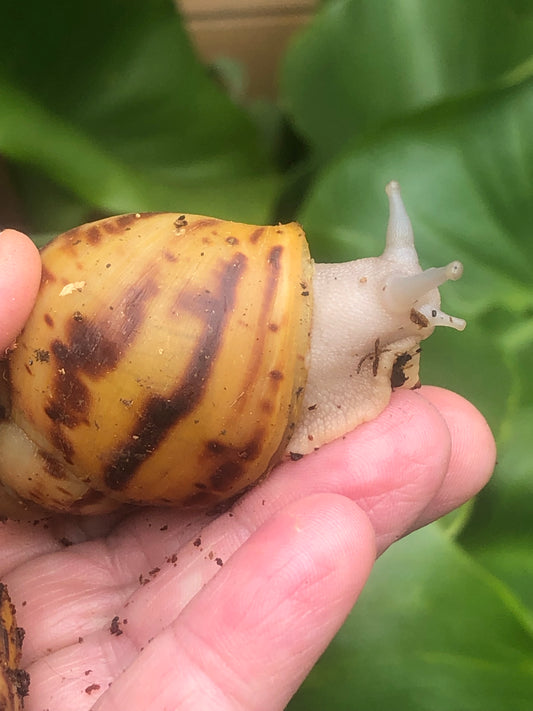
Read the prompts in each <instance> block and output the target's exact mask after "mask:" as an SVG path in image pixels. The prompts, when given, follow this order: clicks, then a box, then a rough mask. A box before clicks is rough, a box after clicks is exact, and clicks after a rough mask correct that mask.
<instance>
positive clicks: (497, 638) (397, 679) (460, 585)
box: [289, 526, 533, 711]
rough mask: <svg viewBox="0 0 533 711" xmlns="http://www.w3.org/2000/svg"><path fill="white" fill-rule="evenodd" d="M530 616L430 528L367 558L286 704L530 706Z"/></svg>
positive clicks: (434, 710)
mask: <svg viewBox="0 0 533 711" xmlns="http://www.w3.org/2000/svg"><path fill="white" fill-rule="evenodd" d="M532 660H533V618H532V616H531V613H530V612H529V611H528V610H527V609H526V608H524V607H523V606H522V605H521V603H520V602H519V600H518V599H517V598H516V597H515V596H514V595H513V593H512V592H511V591H510V590H509V589H508V588H507V587H506V586H505V585H504V584H502V583H501V582H500V581H499V580H498V579H497V578H495V577H493V576H492V575H491V574H490V573H488V572H487V571H486V570H484V569H483V568H482V567H481V566H480V565H479V564H478V563H477V562H475V561H474V560H473V559H472V558H471V557H470V556H468V555H467V554H465V553H464V552H463V551H462V550H461V549H460V547H458V546H457V544H456V543H454V542H453V541H451V540H450V539H449V538H447V537H446V536H445V534H444V533H443V532H442V530H440V529H439V527H437V526H433V527H431V528H429V529H426V530H425V531H421V532H418V533H416V534H414V535H412V536H410V537H409V538H408V539H406V540H404V541H402V542H401V543H398V544H396V545H395V546H394V547H393V548H392V549H391V550H389V551H388V552H387V553H386V554H385V556H383V558H382V559H381V560H380V561H379V562H378V564H377V565H376V567H375V569H374V571H373V573H372V576H371V578H370V581H369V584H368V585H367V587H366V588H365V590H364V592H363V594H362V596H361V598H360V600H359V602H358V604H357V607H356V609H355V610H354V612H352V614H351V616H350V618H349V619H348V621H347V623H346V624H345V625H344V627H343V628H342V630H341V631H340V633H339V634H338V635H337V637H336V639H335V640H334V642H333V643H332V644H331V645H330V647H329V649H328V650H327V652H326V653H325V654H324V656H323V657H322V659H321V660H320V662H319V663H318V664H317V666H316V667H315V670H314V672H313V674H312V675H311V677H309V679H308V680H307V682H306V683H305V684H304V686H303V687H302V689H301V690H300V692H299V693H298V694H297V696H296V697H295V699H294V700H293V702H292V703H291V704H290V705H289V709H290V711H297V710H299V709H305V710H306V711H312V710H313V709H317V710H318V709H320V710H322V709H324V708H334V709H335V711H353V709H364V711H381V709H386V708H390V709H408V710H409V711H458V710H459V709H460V710H461V711H462V710H463V709H464V710H465V711H466V710H468V711H503V710H504V709H505V710H506V711H507V710H508V709H513V711H530V709H531V699H532V696H531V690H532V689H533V661H532Z"/></svg>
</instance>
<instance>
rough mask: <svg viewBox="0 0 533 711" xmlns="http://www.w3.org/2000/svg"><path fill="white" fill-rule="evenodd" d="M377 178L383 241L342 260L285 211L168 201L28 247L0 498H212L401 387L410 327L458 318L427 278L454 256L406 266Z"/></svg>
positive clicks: (84, 507)
mask: <svg viewBox="0 0 533 711" xmlns="http://www.w3.org/2000/svg"><path fill="white" fill-rule="evenodd" d="M387 192H388V195H389V202H390V210H391V215H390V220H389V228H388V233H387V246H386V249H385V251H384V253H383V254H382V255H381V256H380V257H375V258H368V259H362V260H357V261H355V262H349V263H346V264H324V265H319V264H316V265H315V264H314V263H313V261H312V260H311V258H310V256H309V251H308V247H307V242H306V240H305V235H304V232H303V230H302V228H301V227H300V225H298V224H296V223H291V224H289V225H277V226H271V227H260V226H250V225H243V224H238V223H234V222H228V221H224V220H218V219H215V218H209V217H203V216H198V215H180V214H170V213H154V214H151V213H147V214H131V215H122V216H119V217H113V218H108V219H104V220H100V221H98V222H95V223H91V224H88V225H83V226H82V227H78V228H76V229H73V230H71V231H69V232H67V233H65V234H63V235H61V236H59V237H58V238H56V239H55V240H54V241H53V242H51V243H50V244H49V245H47V246H46V247H45V248H44V249H43V251H42V260H43V278H42V286H41V290H40V292H39V296H38V300H37V303H36V305H35V308H34V310H33V312H32V315H31V317H30V319H29V321H28V323H27V325H26V327H25V329H24V331H23V333H22V334H21V336H20V337H19V339H18V341H17V344H16V348H15V349H14V350H13V352H12V354H11V355H10V358H9V361H8V365H7V368H6V373H5V379H6V380H7V381H8V383H9V386H8V392H7V393H4V395H3V401H4V406H3V409H4V412H5V415H4V419H3V420H0V453H1V455H0V456H1V460H0V480H1V482H2V484H3V487H4V493H2V498H4V499H6V500H7V497H8V496H11V497H12V499H13V500H16V501H17V502H18V503H19V504H20V506H21V508H22V509H24V507H25V505H26V502H33V503H35V504H38V505H39V506H41V507H43V508H45V509H48V510H55V511H70V512H74V513H83V514H87V513H97V512H103V511H108V510H111V509H113V508H116V507H117V506H119V505H121V504H122V503H135V504H155V505H180V506H185V507H187V506H213V505H214V504H216V503H217V502H219V501H221V500H225V499H228V498H231V497H233V496H235V495H236V494H238V493H240V492H242V491H243V490H245V489H246V488H247V487H249V486H251V485H252V484H253V483H255V482H256V481H257V480H258V479H260V478H261V477H262V476H263V475H264V474H265V473H266V472H268V471H269V470H270V469H271V468H272V467H273V466H274V464H276V463H277V462H278V461H280V459H282V457H283V456H284V455H285V456H292V457H293V458H299V457H300V456H302V455H303V454H306V453H308V452H310V451H312V450H313V449H316V448H317V447H319V446H321V445H322V444H323V443H325V442H327V441H330V440H332V439H334V438H335V437H338V436H340V435H342V434H344V433H345V432H347V431H348V430H350V429H352V428H353V427H355V426H356V425H357V424H359V423H360V422H363V421H365V420H368V419H371V418H373V417H375V416H376V415H377V414H378V413H379V412H380V411H381V410H382V409H383V408H384V407H385V406H386V404H387V402H388V400H389V397H390V392H391V385H392V386H393V387H396V386H398V387H400V386H403V387H406V386H407V387H413V386H415V385H416V384H417V382H418V352H419V342H420V340H421V339H422V338H426V337H427V336H428V335H430V334H431V332H432V331H433V329H434V327H435V326H436V325H450V326H452V327H454V328H457V329H459V330H461V329H462V328H464V322H463V321H462V320H461V319H455V318H453V317H450V316H447V315H446V314H443V313H442V312H441V311H440V309H439V305H440V297H439V293H438V289H437V287H438V285H439V284H442V283H443V282H444V281H446V280H447V279H456V278H458V277H459V276H460V274H461V265H460V264H459V262H452V264H450V265H448V266H447V267H442V268H439V269H428V270H426V271H424V272H423V271H422V270H421V268H420V266H419V264H418V257H417V255H416V251H415V249H414V243H413V236H412V230H411V225H410V222H409V218H408V217H407V215H406V213H405V209H404V206H403V203H402V201H401V197H400V193H399V186H398V184H397V183H394V182H393V183H390V184H389V186H388V187H387ZM0 405H1V401H0ZM4 508H5V510H7V511H8V513H12V508H10V507H9V506H8V505H7V504H6V505H5V507H4ZM1 510H2V506H1V504H0V512H1Z"/></svg>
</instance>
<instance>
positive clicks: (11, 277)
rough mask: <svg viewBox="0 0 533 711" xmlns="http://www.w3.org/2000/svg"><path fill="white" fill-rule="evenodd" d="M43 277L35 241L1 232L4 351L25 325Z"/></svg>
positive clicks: (1, 333)
mask: <svg viewBox="0 0 533 711" xmlns="http://www.w3.org/2000/svg"><path fill="white" fill-rule="evenodd" d="M40 279H41V259H40V256H39V251H38V249H37V247H36V246H35V245H34V244H33V242H32V241H31V240H30V239H29V238H28V237H26V235H24V234H22V232H17V231H16V230H4V231H3V232H0V303H1V304H2V309H1V311H0V354H1V353H3V352H4V351H5V349H6V348H8V347H9V346H10V345H11V344H12V343H13V341H14V340H15V337H16V335H17V334H18V333H19V331H20V330H21V329H22V327H23V326H24V323H25V322H26V319H27V318H28V316H29V314H30V311H31V309H32V308H33V303H34V301H35V297H36V295H37V291H38V289H39V283H40Z"/></svg>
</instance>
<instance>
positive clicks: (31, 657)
mask: <svg viewBox="0 0 533 711" xmlns="http://www.w3.org/2000/svg"><path fill="white" fill-rule="evenodd" d="M423 394H424V396H425V397H421V396H420V395H419V394H415V393H401V394H396V395H395V396H394V398H393V403H392V404H391V406H390V407H389V408H388V409H387V410H386V411H385V412H384V413H383V414H382V415H381V416H380V417H379V418H378V419H377V420H375V421H374V422H372V423H368V424H367V425H364V426H362V427H360V428H359V429H358V430H356V431H355V432H354V433H352V434H351V435H349V436H348V437H347V438H346V439H345V440H344V441H338V442H336V443H333V444H332V445H329V446H328V447H324V448H323V449H322V450H321V451H320V452H319V453H317V454H316V455H311V456H310V457H307V458H304V459H303V460H301V461H300V462H295V463H290V464H287V465H284V466H282V467H280V468H278V470H277V471H276V472H274V473H273V475H272V476H271V477H270V478H269V479H268V480H267V481H266V482H265V483H264V484H263V485H262V486H260V487H257V488H256V489H255V490H254V491H252V492H250V493H249V494H248V495H247V496H246V497H244V498H243V499H242V500H241V501H240V502H239V503H238V504H237V506H235V507H234V509H233V510H232V511H229V512H227V513H225V514H222V515H220V516H219V517H217V518H209V517H206V516H205V515H204V514H184V513H179V512H175V511H170V510H158V511H154V510H146V511H140V512H136V513H135V514H133V515H130V516H128V517H126V518H124V519H123V520H122V521H121V522H116V521H115V522H113V521H112V520H111V519H109V518H102V519H98V520H79V519H72V518H64V519H61V520H59V521H55V522H53V524H50V525H48V527H45V525H44V524H42V523H41V524H38V525H33V524H21V523H15V522H8V523H6V524H4V525H3V526H2V527H1V528H0V546H1V548H2V551H3V556H2V562H1V564H0V576H1V577H2V579H3V580H4V581H5V582H6V583H7V584H8V586H9V589H10V592H11V595H12V597H13V599H14V601H15V603H16V605H17V608H18V617H19V624H21V625H22V626H23V627H24V628H25V629H26V631H27V638H26V642H25V647H24V660H23V661H24V664H25V666H26V668H27V669H28V670H29V672H30V674H31V678H32V682H31V688H30V696H29V698H28V699H27V701H26V707H25V708H26V709H27V711H37V710H39V711H40V710H41V709H43V708H47V709H49V710H50V711H55V710H56V709H58V710H59V709H61V711H69V710H70V709H76V710H77V711H83V709H90V708H93V707H94V708H97V709H118V708H129V709H132V711H135V709H139V710H141V709H143V710H144V709H147V708H151V709H155V710H157V709H166V708H180V709H187V708H191V709H192V708H204V709H209V708H213V709H215V708H216V709H240V708H247V709H275V708H279V709H281V708H283V707H284V706H285V705H286V703H287V701H288V699H289V698H290V696H291V695H292V693H294V691H295V689H296V688H297V687H298V685H299V684H300V683H301V681H302V680H303V678H304V677H305V675H306V673H307V672H308V671H309V669H310V668H311V666H312V665H313V663H314V662H315V661H316V659H317V658H318V656H319V655H320V653H321V652H322V651H323V649H324V648H325V646H326V645H327V644H328V642H329V641H330V639H331V637H332V636H333V635H334V634H335V632H336V630H337V629H338V627H339V626H340V625H341V624H342V621H343V620H344V618H345V616H346V614H347V613H348V612H349V610H350V608H351V606H352V605H353V603H354V602H355V600H356V598H357V595H358V594H359V592H360V590H361V588H362V586H363V584H364V582H365V580H366V577H367V575H368V573H369V571H370V569H371V566H372V563H373V561H374V559H375V553H376V542H377V549H378V552H380V551H382V550H384V549H385V548H386V547H387V546H388V545H389V544H390V543H392V542H393V541H394V540H396V539H397V538H399V537H400V536H402V535H404V534H405V533H406V532H408V531H409V530H411V529H412V528H415V527H417V526H419V525H422V524H424V523H426V522H428V521H429V520H432V519H433V518H436V517H438V516H439V515H442V514H443V513H445V512H446V511H447V510H449V509H451V508H453V507H454V506H456V505H459V504H460V503H461V502H462V501H464V500H465V499H467V498H468V497H469V496H471V495H472V494H473V493H474V492H475V491H476V490H477V489H478V488H479V487H480V486H481V485H482V484H483V483H484V481H485V479H486V477H487V476H488V474H489V473H490V470H491V468H492V464H493V457H494V450H493V444H492V439H491V436H490V433H489V431H488V428H487V427H486V425H485V423H484V421H483V420H482V419H481V418H480V417H479V416H478V415H477V414H476V412H475V410H474V409H473V408H472V406H470V405H469V404H468V403H466V402H465V401H463V400H462V399H460V398H457V396H454V395H452V394H451V393H447V392H446V391H442V390H438V389H434V388H427V389H424V390H423ZM429 401H433V402H434V403H435V404H436V405H437V407H439V408H440V409H441V411H442V412H443V414H444V416H445V418H446V421H447V424H448V427H449V430H450V432H451V435H452V449H451V456H450V437H449V432H448V429H447V428H446V424H445V420H443V419H442V418H441V416H440V415H439V414H438V412H437V410H436V409H434V408H433V407H432V406H431V405H430V404H429ZM476 443H477V445H476ZM467 444H468V447H467ZM469 451H472V452H474V454H473V456H472V457H470V456H469V454H468V452H469ZM70 544H72V545H70ZM110 685H111V686H110ZM97 699H98V702H97Z"/></svg>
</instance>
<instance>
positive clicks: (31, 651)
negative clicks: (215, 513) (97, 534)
mask: <svg viewBox="0 0 533 711" xmlns="http://www.w3.org/2000/svg"><path fill="white" fill-rule="evenodd" d="M449 453H450V441H449V433H448V429H447V427H446V424H445V422H444V420H443V419H442V418H441V417H440V415H439V414H438V412H437V410H436V409H435V408H434V407H433V406H432V405H431V404H430V403H429V402H428V401H427V400H425V399H424V398H422V397H421V396H419V395H417V394H416V393H409V392H408V393H402V394H400V393H398V394H395V397H394V398H393V401H392V403H391V405H390V406H389V408H387V410H386V411H385V412H384V413H383V414H382V415H381V416H380V417H379V418H377V420H375V421H374V422H370V423H367V424H366V425H363V426H362V427H360V428H358V429H357V430H355V431H354V432H352V433H351V434H349V435H347V437H346V438H345V440H344V441H342V440H340V441H338V442H335V443H332V444H331V445H328V446H326V447H323V448H322V449H321V450H320V451H319V452H317V453H316V454H314V455H310V456H308V457H305V458H304V459H302V460H301V461H300V462H293V463H289V464H287V465H283V466H281V467H279V468H278V469H277V470H276V471H275V472H273V473H272V475H271V477H270V478H269V479H268V480H267V481H266V482H265V483H264V484H263V485H261V486H259V487H257V488H256V489H255V490H253V491H251V492H250V493H249V494H248V495H247V496H246V497H244V498H243V499H242V500H241V501H240V502H239V503H238V505H237V506H235V507H234V509H233V510H232V511H230V512H228V513H226V514H224V515H223V516H221V517H219V518H218V519H215V520H211V521H210V523H209V524H208V525H207V526H205V528H204V530H203V531H201V533H199V532H198V525H199V521H200V519H191V520H190V521H189V523H190V524H191V526H190V528H188V527H187V526H184V525H183V518H182V514H176V513H173V512H171V511H167V512H163V513H161V512H160V513H158V515H157V518H156V519H155V520H156V521H158V523H159V524H161V523H162V522H163V521H166V522H168V523H165V524H164V525H161V526H159V527H157V526H151V527H150V518H148V517H147V516H146V515H145V514H139V516H137V517H133V518H132V519H131V520H130V522H129V523H128V524H127V525H126V526H125V528H124V529H120V532H119V533H117V535H116V536H112V537H111V538H110V539H109V541H108V545H107V547H101V546H93V547H91V546H89V545H88V544H86V545H84V546H83V547H82V551H83V554H82V555H83V566H82V567H81V568H80V566H79V565H78V563H77V559H76V555H77V551H78V549H77V547H73V548H72V549H69V550H68V551H65V552H64V554H63V555H62V556H61V560H58V561H55V559H54V558H53V557H49V558H48V559H45V560H42V561H37V562H36V563H35V564H32V566H30V567H29V566H25V567H23V568H21V569H19V570H18V571H15V574H14V575H13V576H10V578H9V579H8V583H9V585H10V589H11V591H12V593H13V595H14V596H17V595H19V594H22V591H23V590H26V589H27V590H28V591H27V593H26V595H27V601H26V602H27V604H26V606H25V607H24V609H23V610H22V612H21V623H22V624H23V625H25V626H30V625H31V626H32V627H33V628H34V629H35V632H33V633H32V635H31V643H30V640H29V639H28V644H27V646H26V650H25V654H26V655H27V657H26V658H27V659H35V658H38V657H39V656H40V655H41V654H43V653H44V652H45V650H47V649H52V650H56V649H60V648H61V647H63V646H66V645H68V644H74V643H76V641H77V637H78V635H82V636H83V637H84V638H87V637H88V636H89V635H90V634H91V633H98V632H99V630H100V629H101V628H102V627H108V626H109V622H110V620H111V619H112V618H113V617H115V616H118V617H119V618H120V619H124V618H128V621H129V630H130V631H131V633H135V635H136V637H137V639H138V640H139V643H140V644H144V643H145V642H146V641H147V640H148V639H149V638H150V637H151V636H153V635H154V634H157V633H158V632H159V631H160V630H161V629H162V627H163V626H164V624H166V621H168V620H169V619H175V618H177V617H178V615H179V614H180V612H181V611H182V609H183V608H184V607H185V606H186V605H187V604H188V603H189V602H190V600H191V599H192V598H193V597H194V595H195V594H196V593H197V592H198V591H199V590H200V589H201V588H202V587H203V586H204V585H206V584H207V583H208V582H209V581H210V580H211V578H212V577H213V576H214V575H215V574H216V573H217V572H218V570H219V567H218V563H217V561H218V560H220V561H222V562H223V563H224V562H225V561H227V560H228V559H229V558H230V557H231V556H232V555H233V554H234V552H235V551H236V550H237V549H238V548H239V547H240V546H242V545H243V544H244V542H245V541H246V540H247V539H248V538H249V537H250V535H252V534H253V532H254V531H256V530H257V528H258V527H259V526H261V525H263V524H264V523H266V522H267V521H268V519H269V518H270V517H272V516H273V515H275V514H276V513H277V512H278V511H279V510H281V509H283V508H284V507H285V506H287V505H288V504H290V503H291V502H295V501H297V500H298V499H301V498H303V497H306V496H308V495H311V494H317V493H337V494H341V495H343V496H347V497H348V498H350V499H352V500H354V501H357V502H358V503H359V504H360V505H361V507H363V508H364V509H365V511H366V512H367V514H368V516H369V518H370V520H371V521H372V524H373V526H374V529H375V531H376V536H377V540H378V545H379V549H380V550H383V549H384V548H385V547H386V546H387V545H389V544H390V543H391V542H392V541H393V540H396V539H397V538H399V537H400V536H401V535H403V534H404V533H405V531H406V530H408V529H409V527H412V526H413V524H414V522H415V521H416V520H417V518H418V517H419V516H420V515H421V512H422V511H423V510H424V509H425V508H426V506H427V505H428V502H429V501H430V500H431V499H432V498H433V497H434V496H435V495H436V493H437V491H438V490H439V488H440V486H441V483H442V480H443V478H444V476H445V474H446V472H447V469H448V462H449ZM203 521H204V522H205V518H204V519H203ZM162 529H165V530H164V531H163V530H162ZM173 537H175V539H176V540H175V541H174V543H173V542H172V538H173ZM58 575H60V578H61V594H60V599H59V600H58V593H57V591H56V592H55V593H54V595H53V596H52V597H51V596H50V594H49V590H51V589H55V588H54V585H56V584H57V576H58ZM30 580H31V585H29V581H30ZM19 591H20V592H19ZM75 591H76V592H78V593H79V594H78V595H75V594H74V592H75ZM99 591H100V593H101V601H100V604H99V608H98V614H97V615H94V614H92V611H91V609H90V608H88V607H87V605H86V603H85V599H86V597H87V596H89V597H95V596H96V595H97V594H98V592H99ZM82 592H83V594H82ZM16 599H17V598H16ZM69 620H76V621H77V627H73V626H72V625H70V624H68V621H69ZM51 621H53V624H51Z"/></svg>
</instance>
